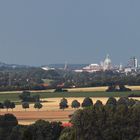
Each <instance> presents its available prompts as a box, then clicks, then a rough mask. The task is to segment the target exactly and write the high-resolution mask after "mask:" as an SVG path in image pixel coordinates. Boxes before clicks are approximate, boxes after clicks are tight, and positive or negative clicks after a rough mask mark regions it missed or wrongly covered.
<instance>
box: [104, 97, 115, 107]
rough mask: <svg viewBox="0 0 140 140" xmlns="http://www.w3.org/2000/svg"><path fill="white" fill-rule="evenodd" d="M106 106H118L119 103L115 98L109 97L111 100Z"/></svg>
mask: <svg viewBox="0 0 140 140" xmlns="http://www.w3.org/2000/svg"><path fill="white" fill-rule="evenodd" d="M106 105H110V106H116V105H117V101H116V99H115V98H114V97H109V99H108V100H107V102H106Z"/></svg>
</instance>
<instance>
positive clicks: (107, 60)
mask: <svg viewBox="0 0 140 140" xmlns="http://www.w3.org/2000/svg"><path fill="white" fill-rule="evenodd" d="M103 68H104V70H109V69H111V59H110V58H109V55H107V56H106V58H105V60H104V64H103Z"/></svg>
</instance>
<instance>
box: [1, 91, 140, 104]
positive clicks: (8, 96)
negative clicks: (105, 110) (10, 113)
mask: <svg viewBox="0 0 140 140" xmlns="http://www.w3.org/2000/svg"><path fill="white" fill-rule="evenodd" d="M132 93H134V94H139V95H140V91H131V92H63V93H58V92H56V93H48V92H45V93H32V95H36V94H39V95H40V97H41V98H55V97H111V96H112V97H121V96H128V95H130V94H132ZM19 94H20V93H10V92H9V93H0V102H3V101H4V100H6V99H9V100H11V101H14V102H19Z"/></svg>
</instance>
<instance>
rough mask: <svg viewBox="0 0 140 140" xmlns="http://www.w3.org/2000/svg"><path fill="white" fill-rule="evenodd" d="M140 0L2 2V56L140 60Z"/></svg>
mask: <svg viewBox="0 0 140 140" xmlns="http://www.w3.org/2000/svg"><path fill="white" fill-rule="evenodd" d="M139 6H140V1H139V0H135V1H132V0H3V1H0V61H1V62H5V63H9V64H24V65H34V66H39V65H45V64H52V63H65V62H67V63H74V64H76V63H81V64H82V63H99V62H100V61H102V60H103V59H104V58H105V56H106V54H109V55H110V57H111V59H112V62H113V63H114V64H120V63H122V64H126V63H127V61H128V60H129V58H130V57H132V56H136V57H137V58H138V60H139V61H140V8H139Z"/></svg>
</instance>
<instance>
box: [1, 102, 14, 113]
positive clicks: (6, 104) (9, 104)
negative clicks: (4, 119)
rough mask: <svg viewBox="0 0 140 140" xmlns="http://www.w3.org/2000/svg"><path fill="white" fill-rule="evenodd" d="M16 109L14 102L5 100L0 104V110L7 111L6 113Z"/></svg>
mask: <svg viewBox="0 0 140 140" xmlns="http://www.w3.org/2000/svg"><path fill="white" fill-rule="evenodd" d="M15 107H16V105H15V103H14V102H11V101H10V100H5V101H4V102H3V103H0V110H1V109H4V108H5V109H7V111H8V110H9V109H12V111H13V109H14V108H15Z"/></svg>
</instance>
